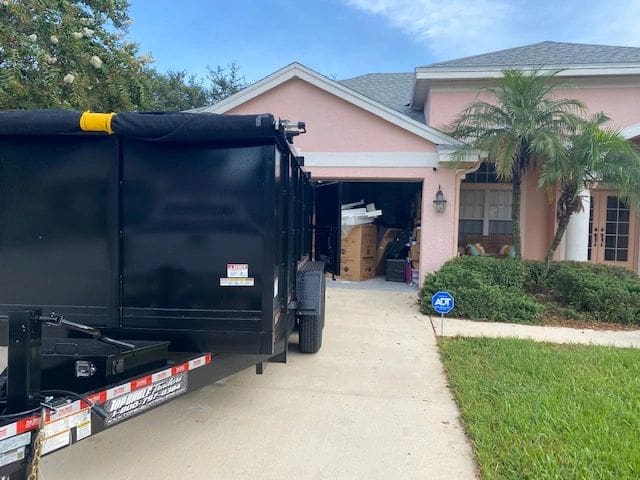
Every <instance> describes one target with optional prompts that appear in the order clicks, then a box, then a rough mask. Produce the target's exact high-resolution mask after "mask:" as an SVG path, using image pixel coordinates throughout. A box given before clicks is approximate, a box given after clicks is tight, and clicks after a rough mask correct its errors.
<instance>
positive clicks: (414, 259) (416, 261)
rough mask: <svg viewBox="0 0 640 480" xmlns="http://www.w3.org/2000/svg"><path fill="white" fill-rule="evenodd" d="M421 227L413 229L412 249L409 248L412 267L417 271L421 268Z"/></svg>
mask: <svg viewBox="0 0 640 480" xmlns="http://www.w3.org/2000/svg"><path fill="white" fill-rule="evenodd" d="M420 230H421V229H420V227H416V228H414V229H413V235H412V237H413V238H412V240H411V247H410V248H409V257H410V258H411V266H412V267H413V268H415V269H418V268H420Z"/></svg>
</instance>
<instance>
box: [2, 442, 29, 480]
mask: <svg viewBox="0 0 640 480" xmlns="http://www.w3.org/2000/svg"><path fill="white" fill-rule="evenodd" d="M24 452H25V447H20V448H18V449H16V450H12V451H11V452H6V453H3V454H2V455H0V467H4V466H5V465H9V464H10V463H13V462H17V461H18V460H22V459H23V458H24ZM3 478H4V477H3Z"/></svg>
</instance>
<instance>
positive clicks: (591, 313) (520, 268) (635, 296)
mask: <svg viewBox="0 0 640 480" xmlns="http://www.w3.org/2000/svg"><path fill="white" fill-rule="evenodd" d="M543 268H544V265H543V264H542V262H535V261H524V262H523V261H519V260H510V259H497V258H491V257H458V258H455V259H453V260H450V261H449V262H447V263H446V264H445V265H443V267H442V268H441V269H440V270H439V271H437V272H436V273H433V274H429V275H427V277H426V278H425V281H424V285H423V287H422V290H421V299H422V311H423V313H431V312H432V310H431V296H432V295H433V294H434V293H435V292H436V291H438V290H447V291H449V292H451V293H452V294H453V295H454V296H455V297H456V315H457V316H460V317H464V318H471V319H486V320H492V321H510V322H517V323H535V322H537V321H539V319H540V318H541V316H542V315H543V313H544V310H545V308H546V307H548V306H549V302H552V303H554V304H556V305H559V306H562V307H569V308H570V309H571V310H573V311H575V312H578V313H580V314H581V315H583V316H584V317H586V318H587V319H591V320H596V321H600V322H617V323H627V324H631V323H633V324H640V279H639V278H638V276H637V275H636V274H635V273H634V272H631V271H629V270H626V269H623V268H619V267H610V266H607V265H594V264H591V263H586V262H554V264H553V266H552V268H551V271H550V272H549V275H547V276H546V277H545V276H544V275H543ZM537 298H544V301H545V302H547V303H543V302H542V301H539V300H538V299H537Z"/></svg>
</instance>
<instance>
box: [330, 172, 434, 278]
mask: <svg viewBox="0 0 640 480" xmlns="http://www.w3.org/2000/svg"><path fill="white" fill-rule="evenodd" d="M336 183H338V185H339V188H338V192H339V199H340V204H341V206H342V221H341V226H340V229H341V232H340V260H339V263H340V269H339V272H340V273H339V276H338V280H339V283H347V282H348V283H349V284H351V283H353V284H356V283H357V286H358V287H359V288H362V287H364V288H376V287H387V288H389V287H391V288H394V287H397V288H407V285H409V286H411V287H413V288H416V287H417V279H418V273H417V272H418V269H419V261H420V216H421V207H422V205H421V203H422V199H421V192H422V182H417V181H394V182H389V181H355V180H349V181H342V180H339V181H337V182H336ZM320 202H322V199H320ZM317 208H318V209H322V208H323V205H322V204H319V205H317ZM365 210H366V211H367V214H368V216H367V217H364V216H358V215H357V212H364V211H365ZM365 222H371V223H365ZM354 286H356V285H354Z"/></svg>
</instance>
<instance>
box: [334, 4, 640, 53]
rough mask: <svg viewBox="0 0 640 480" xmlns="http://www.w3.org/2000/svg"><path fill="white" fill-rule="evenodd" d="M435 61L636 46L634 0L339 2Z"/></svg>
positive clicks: (639, 14)
mask: <svg viewBox="0 0 640 480" xmlns="http://www.w3.org/2000/svg"><path fill="white" fill-rule="evenodd" d="M344 1H345V2H346V4H347V5H349V6H351V7H354V8H357V9H359V10H361V11H364V12H367V13H369V14H372V15H376V16H379V17H382V18H384V19H385V20H386V21H387V22H388V23H389V24H390V25H391V26H393V27H394V28H396V29H397V30H398V31H400V32H402V33H403V34H405V35H408V36H410V37H411V38H412V39H413V40H414V41H416V42H419V43H421V44H423V45H425V47H426V48H427V49H428V50H429V51H430V52H431V53H432V54H433V56H434V57H435V58H440V59H445V60H448V59H452V58H455V57H461V56H466V55H473V54H477V53H486V52H490V51H493V50H500V49H503V48H510V47H514V46H518V45H526V44H529V43H535V42H540V41H544V40H553V41H559V42H581V43H601V44H608V45H630V46H640V28H638V21H639V19H640V1H639V0H607V1H605V2H603V1H600V0H537V1H536V2H531V1H527V0H344Z"/></svg>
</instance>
